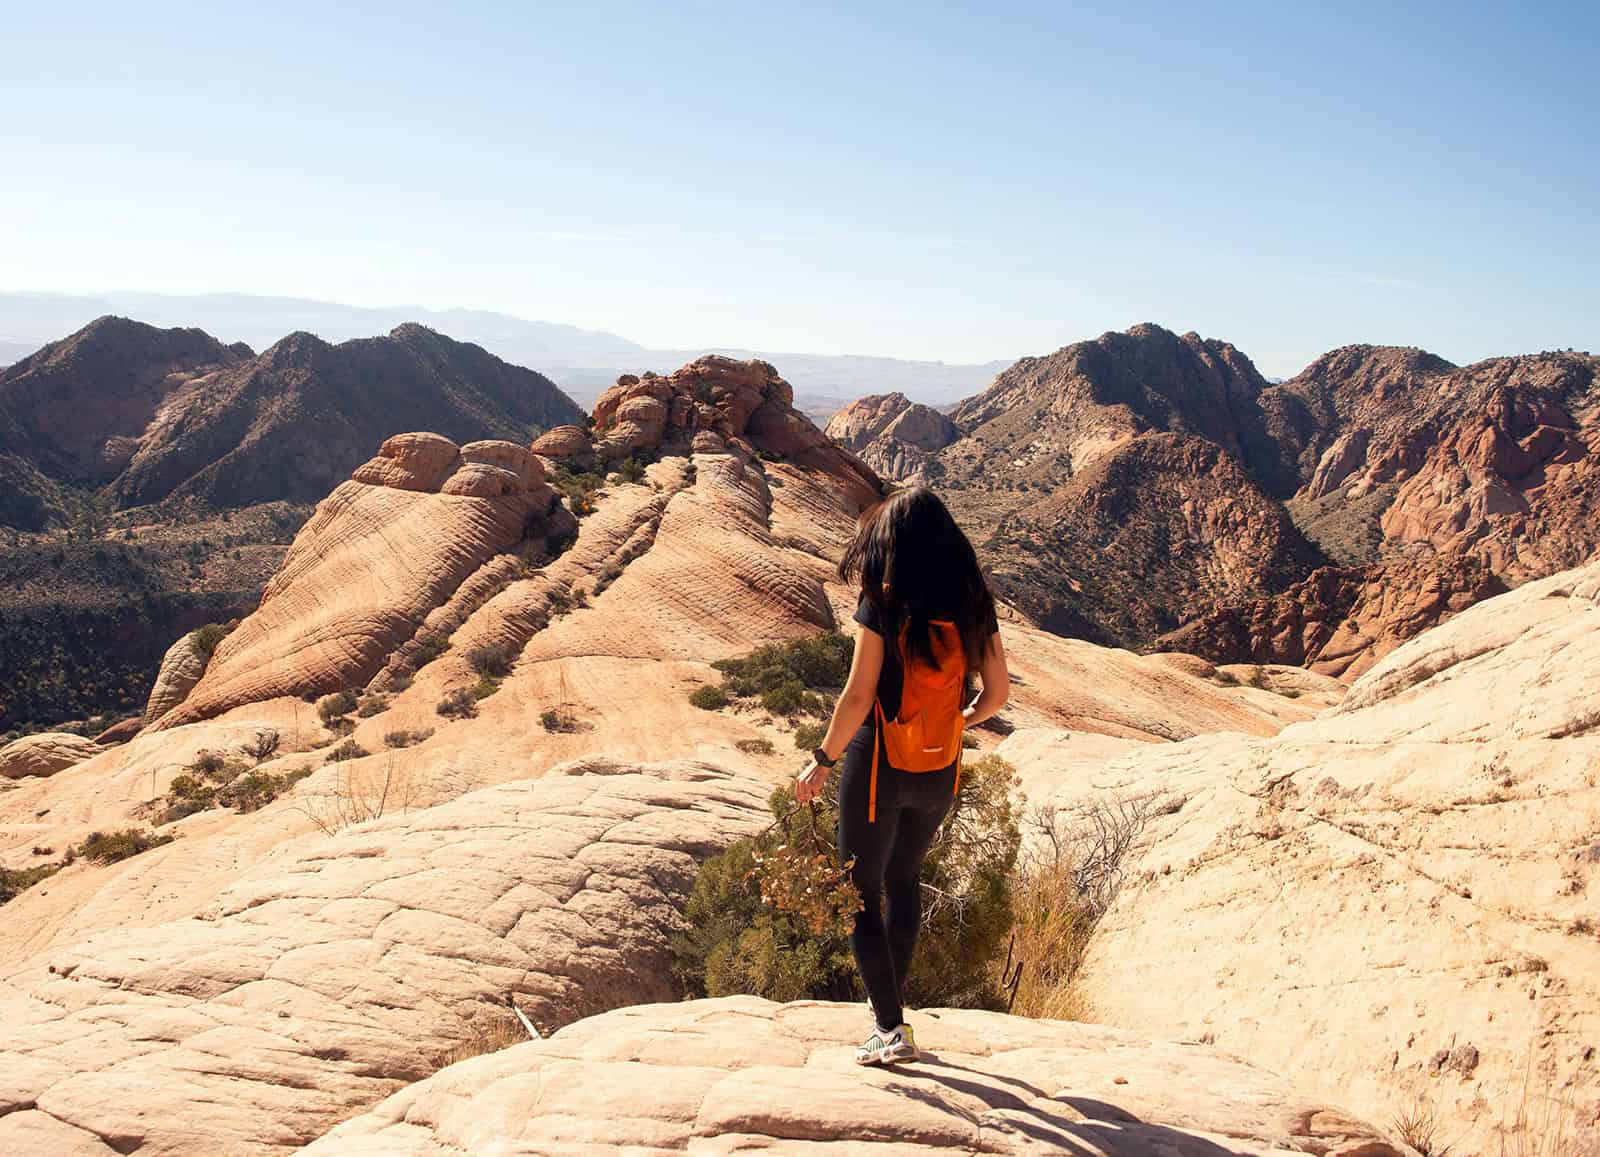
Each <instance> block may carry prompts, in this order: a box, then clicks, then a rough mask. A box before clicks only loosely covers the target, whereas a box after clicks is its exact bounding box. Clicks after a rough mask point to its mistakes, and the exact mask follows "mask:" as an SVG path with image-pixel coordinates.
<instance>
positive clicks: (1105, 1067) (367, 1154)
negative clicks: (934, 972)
mask: <svg viewBox="0 0 1600 1157" xmlns="http://www.w3.org/2000/svg"><path fill="white" fill-rule="evenodd" d="M913 1020H914V1021H915V1022H916V1027H917V1034H918V1042H919V1044H920V1046H921V1047H922V1049H923V1050H924V1053H925V1056H924V1057H923V1059H921V1060H920V1061H918V1062H916V1063H912V1064H905V1065H899V1066H895V1067H893V1068H887V1069H883V1068H877V1069H861V1068H859V1067H857V1066H856V1064H855V1063H854V1061H853V1059H852V1053H853V1051H854V1045H855V1043H856V1041H857V1039H858V1038H859V1037H860V1036H861V1035H862V1033H863V1031H864V1030H865V1028H866V1017H865V1015H864V1014H863V1012H862V1010H861V1008H860V1007H859V1006H846V1005H838V1004H825V1003H819V1002H811V1001H801V1002H796V1003H793V1004H774V1003H772V1002H770V1001H765V1000H761V999H758V998H756V997H749V996H740V997H726V998H723V999H720V1000H696V1001H689V1002H683V1003H678V1004H660V1005H653V1006H643V1007H636V1008H628V1009H622V1010H619V1011H617V1012H611V1013H607V1014H606V1015H604V1016H599V1017H594V1018H591V1019H589V1020H585V1021H581V1022H579V1023H578V1024H574V1025H571V1026H570V1027H568V1028H565V1029H563V1030H561V1031H560V1032H558V1033H557V1034H556V1035H555V1036H554V1037H553V1038H551V1039H550V1040H548V1041H542V1042H531V1043H528V1044H523V1045H518V1046H516V1047H514V1048H512V1049H509V1050H507V1051H505V1052H502V1053H498V1054H496V1055H493V1056H488V1057H480V1058H477V1059H475V1060H472V1061H468V1062H465V1063H463V1064H459V1065H455V1066H452V1067H451V1068H449V1069H446V1070H445V1071H444V1072H441V1073H439V1074H438V1075H437V1076H435V1077H433V1078H431V1079H430V1080H427V1081H424V1082H422V1083H420V1084H417V1085H413V1086H412V1087H410V1088H408V1089H406V1090H405V1091H403V1092H402V1093H400V1094H398V1095H396V1096H394V1097H391V1098H390V1099H389V1100H387V1101H385V1102H384V1103H383V1104H381V1105H379V1106H378V1107H377V1108H375V1109H374V1110H372V1111H371V1112H370V1113H367V1114H365V1115H364V1116H361V1117H358V1118H357V1119H355V1120H353V1121H350V1122H348V1123H346V1124H345V1125H342V1126H340V1127H339V1128H338V1129H336V1130H334V1131H333V1132H332V1133H331V1134H330V1135H329V1136H327V1137H325V1138H323V1139H322V1140H321V1141H319V1142H317V1143H316V1144H315V1145H312V1146H311V1147H310V1148H309V1149H307V1150H306V1152H307V1153H308V1154H314V1155H316V1157H358V1155H359V1157H372V1155H376V1154H384V1155H386V1157H457V1155H459V1154H468V1153H471V1154H489V1153H528V1154H531V1153H539V1154H547V1155H550V1157H558V1155H559V1157H580V1155H581V1157H591V1155H592V1157H600V1155H602V1154H612V1153H630V1154H636V1155H638V1157H647V1155H652V1157H653V1155H658V1154H659V1155H666V1154H679V1153H689V1154H722V1153H734V1152H763V1153H818V1154H821V1153H846V1154H883V1155H884V1157H888V1155H890V1154H907V1153H924V1154H939V1153H1016V1154H1044V1153H1072V1154H1079V1155H1082V1157H1090V1155H1100V1157H1246V1155H1266V1154H1287V1153H1290V1152H1295V1153H1316V1154H1323V1155H1325V1157H1400V1153H1401V1151H1400V1150H1399V1149H1396V1148H1394V1147H1393V1146H1391V1145H1389V1144H1388V1143H1387V1142H1385V1141H1384V1140H1383V1139H1382V1138H1381V1137H1380V1136H1379V1135H1378V1133H1377V1132H1376V1131H1374V1130H1373V1129H1371V1128H1370V1127H1369V1126H1366V1125H1364V1124H1362V1123H1360V1122H1358V1121H1356V1120H1354V1119H1352V1118H1350V1117H1349V1116H1347V1115H1346V1114H1344V1113H1341V1112H1339V1111H1338V1110H1336V1109H1333V1108H1330V1107H1329V1106H1327V1105H1324V1104H1322V1103H1320V1102H1318V1101H1316V1100H1312V1099H1307V1098H1304V1097H1301V1096H1299V1095H1297V1094H1295V1093H1294V1092H1292V1091H1291V1090H1290V1089H1289V1087H1288V1086H1287V1085H1286V1084H1285V1083H1284V1082H1283V1081H1281V1080H1280V1079H1279V1078H1277V1077H1274V1076H1271V1075H1269V1074H1267V1073H1264V1072H1262V1071H1261V1070H1259V1069H1256V1068H1252V1067H1251V1066H1250V1065H1247V1064H1245V1063H1243V1062H1241V1061H1238V1060H1236V1059H1234V1058H1232V1057H1228V1056H1225V1055H1223V1054H1221V1053H1218V1052H1216V1051H1215V1050H1213V1049H1209V1048H1205V1047H1203V1046H1199V1045H1192V1044H1177V1043H1170V1042H1159V1041H1152V1040H1149V1039H1146V1038H1143V1037H1140V1036H1136V1035H1134V1034H1132V1033H1126V1032H1119V1031H1117V1030H1115V1029H1106V1028H1100V1027H1097V1026H1093V1025H1082V1024H1070V1023H1066V1022H1062V1021H1030V1020H1024V1019H1021V1018H1019V1017H1009V1016H1005V1015H1003V1014H1000V1013H992V1012H977V1011H972V1010H967V1009H959V1010H958V1009H937V1010H924V1011H921V1012H918V1013H916V1014H914V1015H913Z"/></svg>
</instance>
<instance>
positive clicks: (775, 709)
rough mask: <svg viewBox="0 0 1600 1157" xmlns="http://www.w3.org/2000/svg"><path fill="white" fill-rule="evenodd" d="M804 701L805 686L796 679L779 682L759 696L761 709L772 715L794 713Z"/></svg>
mask: <svg viewBox="0 0 1600 1157" xmlns="http://www.w3.org/2000/svg"><path fill="white" fill-rule="evenodd" d="M805 701H806V689H805V686H804V685H803V684H802V683H801V682H800V681H799V680H798V679H791V680H789V681H788V682H787V683H779V684H778V685H777V686H776V687H774V688H772V690H770V691H766V692H764V693H763V694H762V696H761V709H762V710H763V711H770V712H772V713H773V714H774V715H796V714H798V713H799V711H800V708H801V706H802V705H804V703H805Z"/></svg>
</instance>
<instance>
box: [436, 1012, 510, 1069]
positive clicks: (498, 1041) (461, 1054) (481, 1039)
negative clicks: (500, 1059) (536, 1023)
mask: <svg viewBox="0 0 1600 1157" xmlns="http://www.w3.org/2000/svg"><path fill="white" fill-rule="evenodd" d="M530 1039H532V1038H530V1037H529V1036H528V1030H527V1029H525V1028H524V1027H522V1022H521V1021H520V1020H518V1019H517V1016H516V1014H515V1013H513V1012H510V1011H509V1010H501V1011H500V1012H498V1013H496V1014H495V1015H494V1016H491V1017H485V1018H483V1019H482V1020H478V1021H475V1022H474V1023H473V1025H472V1030H471V1033H470V1035H469V1036H467V1038H466V1039H465V1040H462V1041H461V1042H460V1043H458V1044H457V1045H455V1046H454V1047H453V1048H451V1049H449V1050H448V1051H446V1052H444V1053H442V1054H441V1055H440V1056H439V1057H438V1059H437V1060H435V1061H434V1065H435V1067H436V1068H440V1069H443V1068H448V1067H449V1066H451V1065H454V1064H459V1063H460V1062H462V1061H470V1060H471V1059H472V1058H473V1057H481V1056H486V1055H487V1054H489V1053H497V1052H499V1051H500V1050H501V1049H508V1048H510V1047H511V1046H512V1045H519V1044H522V1043H523V1042H524V1041H527V1040H530Z"/></svg>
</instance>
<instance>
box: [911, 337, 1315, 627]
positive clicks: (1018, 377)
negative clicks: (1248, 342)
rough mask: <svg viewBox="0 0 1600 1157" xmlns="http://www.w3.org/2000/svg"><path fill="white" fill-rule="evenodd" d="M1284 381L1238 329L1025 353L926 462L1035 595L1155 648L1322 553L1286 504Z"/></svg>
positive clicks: (1063, 613)
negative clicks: (1235, 340) (1264, 368)
mask: <svg viewBox="0 0 1600 1157" xmlns="http://www.w3.org/2000/svg"><path fill="white" fill-rule="evenodd" d="M1267 388H1268V386H1267V382H1266V381H1265V380H1264V379H1263V378H1262V377H1261V375H1260V374H1259V373H1257V372H1256V369H1255V367H1254V366H1253V365H1252V364H1251V363H1250V360H1249V359H1248V358H1247V357H1245V356H1244V355H1243V354H1241V353H1240V352H1239V351H1238V350H1236V349H1235V348H1234V347H1233V346H1231V345H1228V344H1227V343H1226V342H1218V341H1207V340H1204V339H1202V338H1200V337H1199V336H1197V335H1195V334H1192V333H1191V334H1185V335H1183V336H1181V337H1180V336H1178V335H1177V334H1173V333H1170V332H1168V331H1167V330H1164V329H1162V328H1160V327H1159V326H1154V325H1140V326H1135V327H1134V328H1133V329H1131V330H1129V331H1128V332H1127V333H1125V334H1121V333H1110V334H1106V335H1104V336H1103V337H1101V338H1098V339H1097V340H1095V341H1092V342H1081V343H1079V344H1077V345H1072V346H1068V347H1066V348H1065V349H1062V350H1058V351H1057V352H1056V353H1054V354H1052V355H1050V356H1049V357H1044V358H1025V359H1023V360H1022V361H1019V362H1018V363H1017V364H1016V365H1014V366H1012V367H1011V368H1010V369H1009V370H1007V371H1005V372H1004V373H1002V374H1001V375H1000V376H999V377H997V378H996V379H995V381H994V384H993V385H991V386H990V387H989V389H988V390H987V391H985V392H984V393H982V394H980V395H978V396H977V397H975V398H971V399H968V400H967V401H966V402H963V403H962V404H961V405H960V406H959V407H957V409H956V410H955V412H954V414H953V415H952V417H953V418H954V420H955V423H956V424H957V426H959V427H960V428H961V430H962V431H963V435H964V436H963V437H962V438H961V439H960V440H958V441H956V442H954V443H953V444H951V445H950V446H948V447H946V448H945V449H944V450H942V451H940V452H939V454H938V456H937V459H936V460H935V461H933V462H931V463H929V464H928V465H927V466H926V467H924V471H923V474H924V476H925V477H927V478H929V479H930V480H933V481H935V483H936V484H937V485H938V486H939V487H940V488H941V490H943V491H944V493H945V494H946V497H947V498H948V500H949V501H950V503H951V505H952V507H954V509H955V510H956V512H957V515H958V517H960V518H961V519H962V521H963V522H964V524H965V525H967V526H968V527H969V529H970V530H971V531H972V532H973V533H974V534H975V535H976V537H977V539H978V541H979V542H980V543H981V545H982V549H983V550H984V552H985V554H986V556H987V558H988V560H989V562H990V564H991V568H992V571H993V573H994V576H995V578H996V580H997V582H998V584H999V585H1000V587H1001V589H1002V590H1003V592H1004V593H1005V595H1006V596H1007V597H1008V598H1009V599H1010V600H1011V601H1012V602H1014V603H1015V604H1016V605H1017V606H1018V607H1019V608H1020V609H1022V610H1023V611H1025V612H1026V613H1027V614H1029V615H1030V616H1032V617H1033V618H1034V619H1035V620H1036V621H1038V622H1039V623H1040V624H1042V625H1045V626H1047V627H1049V628H1050V629H1052V630H1056V631H1059V632H1062V633H1066V634H1073V635H1078V636H1081V637H1085V638H1089V639H1093V640H1095V641H1097V642H1103V643H1114V644H1118V645H1123V646H1131V647H1138V646H1142V645H1145V644H1148V643H1149V642H1150V641H1151V640H1153V639H1155V638H1156V637H1157V636H1159V635H1160V634H1162V633H1163V632H1165V631H1169V630H1172V629H1174V628H1176V627H1177V626H1179V625H1180V624H1181V623H1182V621H1183V620H1184V618H1185V617H1186V616H1188V615H1192V614H1193V613H1194V611H1195V608H1204V609H1206V610H1211V609H1216V608H1220V607H1223V606H1226V605H1229V604H1231V603H1234V602H1237V601H1239V600H1241V599H1243V598H1247V597H1250V596H1254V595H1258V594H1261V593H1263V592H1277V591H1281V590H1284V589H1286V588H1287V586H1288V585H1289V584H1291V583H1293V582H1294V581H1295V580H1297V579H1298V578H1300V577H1302V576H1303V575H1305V574H1306V573H1307V572H1308V571H1310V570H1311V569H1314V567H1315V566H1316V565H1317V564H1318V563H1319V562H1320V561H1321V556H1320V555H1319V553H1318V552H1317V550H1316V548H1315V547H1314V546H1313V545H1312V544H1311V543H1310V542H1308V541H1307V540H1306V539H1305V538H1304V536H1303V535H1302V534H1301V533H1300V532H1299V530H1297V529H1296V527H1295V525H1294V523H1293V520H1292V519H1291V518H1290V517H1289V514H1288V512H1287V511H1286V510H1285V509H1284V508H1283V505H1282V503H1281V501H1280V498H1281V497H1286V496H1287V495H1288V494H1290V493H1292V492H1293V489H1294V478H1293V475H1292V471H1291V470H1290V469H1289V468H1288V467H1287V466H1286V464H1285V462H1284V460H1283V457H1282V454H1281V452H1280V451H1279V449H1278V445H1277V442H1276V441H1275V440H1274V439H1273V437H1272V435H1271V433H1270V432H1269V428H1268V427H1269V414H1268V413H1267V412H1266V411H1264V410H1263V409H1262V407H1261V398H1262V395H1263V392H1264V391H1265V390H1266V389H1267Z"/></svg>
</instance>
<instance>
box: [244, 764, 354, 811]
mask: <svg viewBox="0 0 1600 1157" xmlns="http://www.w3.org/2000/svg"><path fill="white" fill-rule="evenodd" d="M336 750H337V749H336ZM330 758H332V756H331V753H330ZM310 774H311V769H310V768H309V767H301V768H296V769H295V770H293V771H285V772H281V773H276V774H275V773H273V772H266V771H247V772H245V773H244V774H243V775H241V776H240V777H239V778H238V779H236V780H234V781H233V782H232V783H230V784H228V785H227V786H226V787H224V788H222V789H221V790H220V791H218V792H217V802H218V803H220V804H222V805H223V806H224V807H231V808H233V810H234V811H236V812H239V813H241V814H243V813H245V812H253V811H260V810H261V809H262V808H264V807H266V806H267V805H268V804H269V803H271V802H272V801H273V800H275V799H277V798H278V797H279V796H280V795H282V794H283V793H284V792H286V791H288V790H289V789H290V788H291V787H293V786H294V785H295V784H297V783H299V782H300V781H301V780H302V779H305V778H306V776H308V775H310Z"/></svg>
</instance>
